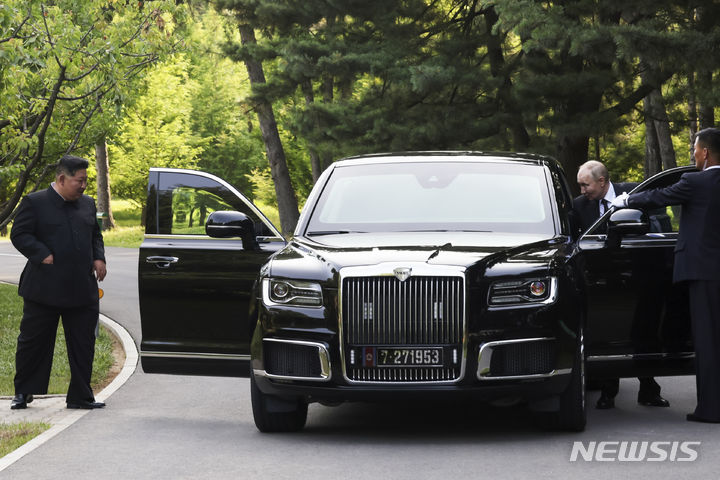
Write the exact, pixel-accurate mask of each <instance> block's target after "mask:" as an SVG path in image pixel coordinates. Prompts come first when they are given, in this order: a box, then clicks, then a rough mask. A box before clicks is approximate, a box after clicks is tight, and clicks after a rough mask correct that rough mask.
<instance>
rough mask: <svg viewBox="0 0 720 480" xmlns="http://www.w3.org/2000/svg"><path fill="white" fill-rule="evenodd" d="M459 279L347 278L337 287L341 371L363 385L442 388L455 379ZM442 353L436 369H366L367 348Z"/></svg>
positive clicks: (460, 306)
mask: <svg viewBox="0 0 720 480" xmlns="http://www.w3.org/2000/svg"><path fill="white" fill-rule="evenodd" d="M464 298H465V295H464V288H463V279H462V277H426V276H414V277H410V278H408V279H407V280H405V281H400V280H398V279H397V278H395V277H393V276H383V277H347V278H345V279H344V280H343V284H342V332H343V342H344V343H343V346H344V349H343V351H344V356H345V359H344V361H345V371H346V374H347V376H348V378H349V379H350V380H353V381H366V382H447V381H453V380H456V379H458V378H459V377H460V373H461V363H462V340H463V332H464V324H463V322H464V317H465V315H464V308H465V307H464V305H465V301H464ZM376 346H393V347H412V348H417V347H423V346H427V347H443V348H444V351H446V352H452V353H448V354H446V355H445V356H446V360H445V362H444V365H442V366H434V367H426V366H421V365H416V366H377V365H372V366H367V365H363V362H362V361H361V359H360V358H358V357H362V355H363V352H366V351H368V350H367V348H368V347H376Z"/></svg>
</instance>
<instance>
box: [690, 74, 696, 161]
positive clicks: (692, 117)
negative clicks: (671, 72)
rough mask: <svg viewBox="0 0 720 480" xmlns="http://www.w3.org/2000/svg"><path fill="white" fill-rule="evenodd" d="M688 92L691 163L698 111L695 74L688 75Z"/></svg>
mask: <svg viewBox="0 0 720 480" xmlns="http://www.w3.org/2000/svg"><path fill="white" fill-rule="evenodd" d="M688 90H689V92H690V94H689V97H688V117H689V119H690V122H689V123H690V124H689V130H690V131H689V133H690V139H689V140H690V142H689V144H690V145H689V146H690V149H689V150H690V163H691V164H692V163H693V147H694V146H695V134H697V132H698V121H697V119H698V111H697V95H696V94H695V72H690V75H688Z"/></svg>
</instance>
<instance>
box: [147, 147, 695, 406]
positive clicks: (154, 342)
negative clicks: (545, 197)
mask: <svg viewBox="0 0 720 480" xmlns="http://www.w3.org/2000/svg"><path fill="white" fill-rule="evenodd" d="M403 155H416V156H417V155H421V156H422V157H423V159H425V160H428V161H432V160H433V159H432V157H433V155H434V154H428V153H423V154H403ZM443 155H446V156H447V155H448V154H447V153H443ZM451 155H456V156H457V157H459V158H470V157H473V158H475V160H476V161H500V162H522V163H527V164H532V165H537V166H538V167H539V168H544V169H546V172H547V175H546V177H547V184H548V189H549V191H550V197H551V201H552V205H553V214H554V222H555V227H556V234H555V235H554V236H553V237H552V238H540V237H533V236H524V235H498V234H482V233H467V232H435V233H387V234H363V233H338V234H334V235H333V234H328V235H316V236H310V235H304V233H305V232H306V229H307V218H308V217H309V215H304V216H302V217H301V220H300V223H299V224H298V227H297V230H296V235H295V237H294V238H293V239H292V240H291V241H289V242H288V243H287V244H285V242H284V241H283V240H282V239H281V238H279V235H275V237H272V238H271V239H270V241H267V238H262V237H258V238H259V239H260V240H261V241H260V242H259V243H258V246H257V250H254V251H248V250H247V249H245V248H243V246H242V244H241V242H240V240H239V239H235V240H230V239H224V240H219V239H210V238H207V237H202V236H199V237H197V238H184V237H178V238H173V236H171V235H170V236H167V235H166V236H163V235H157V232H156V231H153V230H152V227H149V228H148V233H150V235H146V240H145V242H144V243H143V246H142V248H141V256H140V266H139V269H140V270H139V277H140V287H139V288H140V298H141V315H142V325H143V342H142V350H143V356H142V364H143V368H144V369H145V371H146V372H149V373H179V374H202V375H231V376H247V375H252V374H254V375H255V382H256V383H257V386H258V388H259V389H260V390H261V391H262V392H264V393H266V394H270V395H278V396H298V397H301V398H304V399H306V400H309V401H342V400H374V399H383V398H396V397H395V396H397V395H404V394H408V395H413V394H417V393H418V392H423V393H424V394H429V395H431V394H435V393H437V394H441V395H447V394H451V393H455V394H469V395H473V396H475V397H479V398H482V399H487V400H492V399H498V398H506V397H513V396H520V397H522V398H525V399H528V400H537V399H542V398H545V397H548V396H553V395H558V394H560V393H561V392H563V391H564V390H565V388H566V387H567V385H568V382H569V377H570V376H569V375H568V374H567V372H568V371H569V370H571V369H572V368H573V365H574V358H575V352H576V350H577V348H578V337H579V334H580V332H582V331H583V330H582V329H583V328H585V337H586V340H585V345H586V352H585V355H586V357H587V358H588V362H587V367H588V372H589V373H590V374H591V375H595V376H597V377H603V376H609V377H613V376H615V377H618V376H619V377H631V376H637V375H640V374H642V375H655V376H659V375H670V374H672V375H674V374H688V373H692V359H693V355H692V351H691V347H689V346H688V345H687V343H685V344H683V345H680V346H678V345H674V346H672V347H668V345H666V344H662V345H654V348H655V350H652V351H651V350H648V351H638V346H637V344H634V343H633V339H632V338H630V337H631V335H629V334H628V331H627V324H628V322H630V323H632V318H631V317H632V313H633V312H631V310H632V311H635V310H637V307H638V304H639V303H642V302H641V301H639V300H638V298H640V297H642V294H641V293H640V294H638V293H637V292H641V291H642V290H643V288H642V285H640V286H638V284H637V280H639V279H645V278H647V275H646V274H645V273H644V272H642V271H639V270H638V269H639V268H640V269H642V268H647V266H648V265H650V266H655V267H657V268H655V270H653V272H654V273H655V274H657V275H658V277H657V278H659V279H660V281H661V282H666V275H667V272H668V268H671V265H672V263H671V262H670V263H669V264H668V256H669V259H670V260H671V259H672V245H673V241H672V238H671V237H672V235H668V237H670V238H669V239H665V240H663V239H657V240H658V242H660V243H658V242H655V243H657V245H656V244H653V243H652V242H654V241H655V240H656V239H654V238H650V239H649V240H648V242H650V243H649V244H648V243H646V244H645V245H644V246H643V244H642V240H637V239H634V238H633V237H632V236H628V237H627V238H625V237H623V239H622V242H623V247H621V246H620V245H618V246H616V247H613V246H610V245H609V244H608V242H607V236H606V235H605V234H604V231H603V233H597V232H594V228H595V229H596V230H598V232H599V231H600V230H599V229H598V227H597V226H598V225H601V224H602V223H603V222H604V221H607V219H608V217H609V216H610V214H609V213H608V214H607V215H605V216H604V217H603V218H601V219H600V220H599V221H598V223H597V224H596V227H593V228H591V229H590V230H589V231H588V232H587V233H586V234H585V235H583V236H582V237H579V236H578V235H576V234H575V233H574V231H573V221H572V213H571V210H570V205H571V204H572V198H571V197H570V195H569V189H568V188H567V184H566V182H565V181H564V174H563V173H562V170H561V169H560V167H559V165H558V164H557V163H556V162H555V161H553V160H551V159H548V158H544V157H537V156H521V155H499V156H492V157H485V156H483V155H481V154H468V153H453V154H451ZM365 158H370V159H372V158H386V159H387V161H393V159H394V158H397V157H393V156H384V157H383V156H375V157H373V156H370V157H365ZM359 161H363V159H359ZM163 173H167V174H174V173H175V171H172V170H169V169H165V170H153V172H151V176H150V185H149V190H148V191H149V201H148V218H149V219H155V218H157V217H158V211H157V210H153V208H152V206H153V205H154V204H155V203H156V202H157V198H158V197H159V196H161V195H162V191H163V189H162V188H160V187H159V186H160V185H161V183H162V182H161V181H160V180H159V176H161V175H162V174H163ZM184 173H186V174H188V175H192V174H191V173H190V172H184ZM675 174H678V173H677V172H675ZM154 175H155V176H154ZM661 176H662V174H661ZM665 176H667V177H668V178H672V176H671V175H670V174H668V173H667V172H666V173H665ZM327 178H328V172H327V171H326V172H325V174H324V175H323V176H322V177H321V179H320V180H319V181H318V185H319V186H320V187H316V188H315V189H314V190H313V192H312V193H311V196H310V197H309V199H308V201H307V206H306V209H307V208H312V205H313V204H314V202H316V201H317V197H318V195H321V191H322V188H321V186H322V185H323V182H324V181H326V180H327ZM649 182H650V183H648V182H646V183H645V184H643V185H641V186H640V187H638V188H640V189H642V188H643V187H644V186H646V185H648V184H652V182H651V181H649ZM158 190H160V192H158ZM244 202H245V203H247V204H249V201H247V199H245V200H244ZM257 213H259V212H254V214H255V221H256V222H263V223H266V224H267V223H269V222H267V219H264V217H263V218H259V216H258V215H257ZM260 215H261V214H260ZM161 223H162V222H161V221H160V220H158V221H157V224H161ZM275 232H276V231H275ZM153 234H155V235H153ZM633 242H635V244H637V245H638V247H637V248H633V247H632V245H633ZM662 242H664V243H662ZM626 244H627V245H626ZM628 245H629V248H624V247H625V246H628ZM658 246H659V247H661V248H657V247H658ZM644 247H648V248H644ZM640 253H642V255H640ZM176 254H177V256H181V257H182V259H183V261H182V262H181V264H183V265H181V264H178V265H171V266H169V267H168V268H167V269H165V270H163V269H160V268H157V266H152V265H150V264H147V263H146V262H145V261H144V259H145V258H146V257H149V256H158V255H176ZM639 257H642V258H639ZM208 258H213V259H214V260H213V262H212V263H211V264H209V265H208V264H203V262H206V261H207V259H208ZM391 263H392V264H399V265H402V264H406V263H407V264H427V265H431V266H432V265H445V266H454V267H458V268H460V269H464V270H465V274H464V275H465V282H466V283H465V285H466V289H465V290H466V297H465V298H466V300H465V304H466V306H467V311H466V318H467V323H466V337H465V338H466V341H465V343H464V355H465V362H466V363H465V369H464V372H463V376H462V378H460V379H458V380H457V381H456V382H443V383H440V384H434V383H433V382H420V383H408V384H403V383H390V384H383V383H376V382H353V381H348V378H347V377H346V376H345V374H344V370H343V368H342V365H343V362H344V361H345V360H344V359H343V358H342V357H341V348H340V343H341V341H342V340H341V339H340V338H339V331H338V319H339V318H340V316H341V300H340V298H339V294H340V291H339V285H340V271H341V269H343V268H348V267H362V266H363V265H383V264H391ZM168 270H169V271H168ZM198 270H199V272H198ZM173 277H178V278H173ZM268 277H272V278H280V279H302V280H309V281H314V282H318V283H320V285H321V286H322V290H323V305H322V306H321V307H314V308H307V307H291V306H268V305H265V304H264V302H263V299H262V293H261V282H262V279H264V278H268ZM547 277H555V278H557V281H558V284H557V287H558V292H559V294H558V297H557V300H556V301H555V302H554V303H551V304H549V305H542V306H533V307H531V308H494V309H493V308H489V307H488V302H487V298H488V292H489V288H490V285H491V284H492V283H493V282H495V281H500V280H507V279H514V278H547ZM615 282H617V283H615ZM250 285H252V293H251V289H250V288H249V286H250ZM655 286H657V284H655ZM668 286H669V284H667V282H666V283H664V284H663V288H668ZM238 287H239V288H238ZM670 288H671V287H670ZM652 298H656V297H652ZM191 303H192V304H191ZM238 306H239V307H238ZM228 307H230V308H228ZM244 312H247V314H245V313H244ZM198 314H200V315H202V316H203V320H202V321H198V318H197V316H198ZM613 316H617V321H614V320H613V318H614V317H613ZM684 321H685V327H687V319H686V318H685V320H684ZM171 323H172V324H171ZM618 325H621V328H620V329H619V330H618V329H617V326H618ZM654 327H655V328H656V327H657V325H655V326H654ZM251 334H252V342H251V345H250V346H249V351H248V345H247V340H248V339H249V335H251ZM651 336H652V335H651ZM536 337H537V338H553V339H555V342H556V346H555V355H556V356H555V359H554V362H555V369H556V371H557V372H558V373H559V374H557V375H554V374H553V375H542V376H537V377H534V376H526V377H523V378H517V379H514V378H504V379H484V380H479V379H478V378H477V375H476V370H477V366H478V365H477V364H478V350H479V349H480V347H481V346H482V345H484V344H486V343H488V342H497V341H506V340H513V339H529V338H536ZM268 338H271V339H292V340H297V341H310V342H314V343H317V344H321V345H323V346H324V347H325V348H326V349H327V351H328V352H329V355H330V358H329V360H330V366H331V373H330V378H329V379H327V380H323V381H316V380H315V379H313V380H302V379H300V380H298V379H277V378H271V377H269V376H266V375H263V374H262V372H264V368H265V365H264V351H263V348H264V340H266V339H268ZM676 338H677V337H676ZM247 353H250V359H251V362H250V368H249V369H247V360H248V358H247ZM156 354H157V355H156Z"/></svg>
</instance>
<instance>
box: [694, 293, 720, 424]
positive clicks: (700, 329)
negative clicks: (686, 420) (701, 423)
mask: <svg viewBox="0 0 720 480" xmlns="http://www.w3.org/2000/svg"><path fill="white" fill-rule="evenodd" d="M688 287H689V291H690V320H691V322H692V337H693V343H694V344H695V383H696V385H697V407H696V408H695V415H697V416H698V417H700V418H704V419H706V420H715V421H720V282H717V281H706V280H695V281H691V282H689V284H688Z"/></svg>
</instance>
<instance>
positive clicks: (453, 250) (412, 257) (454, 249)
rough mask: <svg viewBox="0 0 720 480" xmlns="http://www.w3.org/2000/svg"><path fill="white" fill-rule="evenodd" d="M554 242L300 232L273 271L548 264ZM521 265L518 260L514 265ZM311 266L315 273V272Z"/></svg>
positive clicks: (301, 273) (297, 273) (319, 273)
mask: <svg viewBox="0 0 720 480" xmlns="http://www.w3.org/2000/svg"><path fill="white" fill-rule="evenodd" d="M558 243H562V242H558V241H557V240H556V239H554V238H548V237H547V236H546V235H533V234H504V233H503V234H498V233H482V232H402V233H382V234H377V233H373V234H362V233H352V234H337V235H323V236H318V237H314V238H306V237H298V238H295V239H294V240H293V241H292V242H290V243H289V244H288V245H287V246H286V247H285V248H284V249H283V250H281V251H280V252H278V254H277V255H275V257H274V259H273V261H272V266H271V274H272V275H279V276H287V277H295V278H299V277H300V278H302V277H307V278H314V279H317V280H329V279H330V278H332V276H334V274H335V273H337V272H338V271H339V269H340V268H343V267H355V266H364V265H377V264H383V263H397V264H402V263H403V262H407V263H417V262H419V263H426V264H428V265H448V266H457V267H467V268H469V267H472V266H476V265H478V264H483V263H484V264H488V263H490V262H491V261H492V262H493V263H495V262H496V261H499V260H509V261H512V262H513V263H515V264H519V263H529V264H533V265H534V266H535V268H537V267H538V266H539V265H540V264H542V265H543V266H544V267H547V264H548V262H549V261H550V260H551V259H552V258H553V256H554V255H555V253H556V252H557V248H558ZM518 266H519V265H518ZM313 272H314V274H313Z"/></svg>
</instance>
